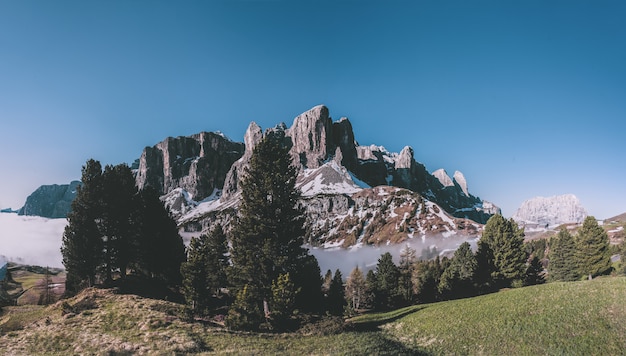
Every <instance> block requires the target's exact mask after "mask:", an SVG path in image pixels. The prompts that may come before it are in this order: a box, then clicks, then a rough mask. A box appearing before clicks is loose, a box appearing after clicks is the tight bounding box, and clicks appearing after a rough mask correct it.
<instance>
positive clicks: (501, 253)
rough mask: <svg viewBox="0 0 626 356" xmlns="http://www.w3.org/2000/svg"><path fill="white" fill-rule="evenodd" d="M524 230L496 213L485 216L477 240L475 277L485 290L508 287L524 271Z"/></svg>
mask: <svg viewBox="0 0 626 356" xmlns="http://www.w3.org/2000/svg"><path fill="white" fill-rule="evenodd" d="M526 260H527V256H526V251H525V249H524V229H520V228H519V227H518V226H517V223H516V222H515V221H514V220H513V219H510V220H506V219H505V218H503V217H502V215H499V214H496V215H494V216H492V217H491V218H489V220H488V221H487V224H486V225H485V229H484V231H483V235H482V237H481V238H480V240H479V241H478V252H477V261H478V269H479V271H478V277H479V280H480V279H482V280H481V282H482V283H483V284H485V285H486V287H487V288H486V289H492V288H496V289H497V288H504V287H510V286H511V285H512V284H513V282H514V281H520V282H521V281H523V280H524V274H525V272H526Z"/></svg>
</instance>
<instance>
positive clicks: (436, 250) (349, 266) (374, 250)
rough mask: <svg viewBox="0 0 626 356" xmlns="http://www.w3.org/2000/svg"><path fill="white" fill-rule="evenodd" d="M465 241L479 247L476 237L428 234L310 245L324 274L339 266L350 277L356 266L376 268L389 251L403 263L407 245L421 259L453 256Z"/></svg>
mask: <svg viewBox="0 0 626 356" xmlns="http://www.w3.org/2000/svg"><path fill="white" fill-rule="evenodd" d="M465 241H467V242H469V243H470V245H471V246H472V249H474V250H475V249H476V242H477V239H476V238H467V237H464V238H460V237H455V236H450V237H443V236H438V237H427V238H425V239H424V240H422V239H421V238H413V239H409V240H408V241H406V242H404V243H401V244H393V245H381V246H367V245H366V246H359V247H352V248H349V249H343V248H332V249H323V248H314V247H309V251H310V252H311V254H312V255H314V256H315V257H316V258H317V261H318V262H319V265H320V269H321V271H322V275H324V274H325V273H326V271H327V270H329V269H330V270H331V271H332V272H333V273H334V272H335V270H336V269H339V270H340V271H341V274H342V275H343V277H344V278H346V277H348V275H349V274H350V272H351V271H352V270H353V269H354V267H356V266H358V267H359V268H360V269H361V270H362V271H363V273H367V271H369V270H370V269H375V268H376V264H377V263H378V259H379V258H380V255H382V254H384V253H386V252H389V253H391V255H392V256H393V261H394V262H395V263H396V264H398V263H399V262H400V254H401V252H402V250H403V249H405V248H406V246H409V247H410V248H412V249H414V250H415V251H416V253H415V256H416V257H417V258H418V259H420V258H422V259H430V258H434V257H435V256H437V255H445V256H448V257H451V256H452V254H454V251H455V250H456V249H457V248H458V247H459V246H460V245H461V244H462V243H463V242H465Z"/></svg>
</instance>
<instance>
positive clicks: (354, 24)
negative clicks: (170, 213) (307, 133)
mask: <svg viewBox="0 0 626 356" xmlns="http://www.w3.org/2000/svg"><path fill="white" fill-rule="evenodd" d="M624 19H626V2H624V1H621V0H620V1H570V0H568V1H555V0H554V1H543V0H542V1H458V2H457V1H380V2H365V1H328V2H326V1H168V2H163V1H152V0H150V1H141V0H137V1H63V0H59V1H46V0H41V1H28V0H20V1H17V0H14V1H11V0H9V1H6V0H0V125H1V126H0V170H1V171H0V177H1V178H0V182H1V184H0V208H5V207H13V208H18V207H21V206H22V205H23V203H24V201H25V199H26V197H27V196H28V195H29V194H30V193H31V192H32V191H33V190H35V189H36V188H37V187H38V186H39V185H41V184H53V183H57V184H61V183H68V182H69V181H71V180H73V179H78V178H79V177H80V169H81V166H82V165H83V164H84V163H85V161H86V160H87V159H89V158H95V159H98V160H100V161H101V162H102V163H103V164H116V163H121V162H128V163H130V162H132V161H133V160H134V159H135V158H138V157H139V156H140V155H141V151H142V149H143V148H144V147H145V146H152V145H154V144H156V143H157V142H159V141H161V140H163V139H164V138H165V137H167V136H180V135H189V134H193V133H196V132H200V131H215V130H221V131H222V132H224V133H225V134H226V135H228V136H229V137H231V138H232V139H233V140H237V141H242V140H243V134H244V132H245V129H246V127H247V126H248V123H249V122H250V121H251V120H254V121H256V122H257V123H258V124H259V125H261V126H262V127H264V128H266V127H269V126H274V125H275V124H277V123H279V122H282V121H284V122H286V123H287V124H288V125H290V124H291V122H292V120H293V118H294V117H295V116H297V115H298V114H299V113H301V112H303V111H306V110H308V109H309V108H311V107H313V106H315V105H318V104H325V105H327V106H328V107H329V109H330V113H331V116H332V117H333V118H334V119H339V118H340V117H342V116H347V117H349V118H350V120H351V122H352V124H353V127H354V130H355V135H356V139H357V141H358V142H359V143H360V144H362V145H369V144H378V145H383V146H385V147H386V148H387V149H388V150H390V151H395V152H399V151H400V150H401V149H402V147H403V146H405V145H410V146H412V147H413V148H414V150H415V156H416V159H417V160H418V161H419V162H422V163H424V164H425V165H426V167H427V168H428V170H429V171H431V172H432V171H434V170H436V169H438V168H445V169H446V170H447V171H448V173H449V174H450V175H452V174H453V173H454V171H455V170H460V171H462V172H463V173H464V174H465V176H466V178H467V180H468V184H469V189H470V192H471V193H473V194H474V195H477V196H480V197H481V198H483V199H486V200H490V201H492V202H494V203H496V204H497V205H499V206H500V207H502V209H503V213H504V215H505V216H510V215H512V214H513V213H514V212H515V210H516V209H517V207H518V206H519V205H520V204H521V203H522V201H524V200H526V199H528V198H531V197H534V196H538V195H541V196H551V195H557V194H564V193H573V194H576V195H577V196H578V197H579V198H580V200H581V201H582V203H583V205H584V206H585V207H586V208H587V210H588V211H589V212H590V213H591V214H593V215H596V217H600V218H607V217H610V216H612V215H617V214H620V213H623V212H626V160H625V158H624V156H625V153H626V21H625V20H624Z"/></svg>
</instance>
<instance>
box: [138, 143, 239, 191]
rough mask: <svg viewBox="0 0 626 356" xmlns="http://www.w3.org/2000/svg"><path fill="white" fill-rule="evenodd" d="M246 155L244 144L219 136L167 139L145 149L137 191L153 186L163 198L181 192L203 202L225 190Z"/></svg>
mask: <svg viewBox="0 0 626 356" xmlns="http://www.w3.org/2000/svg"><path fill="white" fill-rule="evenodd" d="M243 153H244V145H243V144H242V143H239V142H233V141H231V140H229V139H227V138H226V137H224V136H223V135H221V134H219V133H213V132H202V133H199V134H196V135H192V136H189V137H176V138H172V137H168V138H167V139H165V140H164V141H162V142H160V143H158V144H157V145H155V146H153V147H146V148H145V149H144V151H143V153H142V154H141V158H140V159H139V167H138V169H137V175H136V180H137V187H139V189H143V188H144V187H146V186H151V187H153V188H155V189H156V190H157V191H158V192H160V193H161V194H168V193H170V192H171V191H173V190H174V189H176V188H182V189H184V190H185V191H186V192H187V193H188V194H189V195H190V196H191V197H192V198H193V199H195V200H197V201H201V200H203V199H204V198H206V197H209V196H211V195H212V194H214V192H215V190H221V189H222V188H223V186H224V181H225V179H226V174H227V173H228V171H229V170H230V169H231V167H232V165H233V163H234V162H236V161H237V160H238V159H239V158H241V156H242V155H243Z"/></svg>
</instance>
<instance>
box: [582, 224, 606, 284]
mask: <svg viewBox="0 0 626 356" xmlns="http://www.w3.org/2000/svg"><path fill="white" fill-rule="evenodd" d="M576 244H577V246H578V253H577V260H578V267H579V272H580V274H581V275H583V276H589V279H591V278H593V277H596V276H600V275H603V274H606V273H608V272H610V271H611V255H610V252H609V237H608V236H607V233H606V232H605V231H604V229H603V228H602V227H600V226H598V222H597V221H596V219H595V218H594V217H593V216H588V217H586V218H585V221H584V222H583V226H582V228H580V230H578V235H577V239H576Z"/></svg>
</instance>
